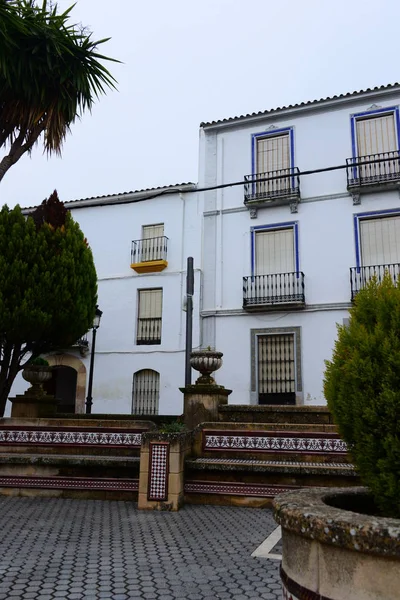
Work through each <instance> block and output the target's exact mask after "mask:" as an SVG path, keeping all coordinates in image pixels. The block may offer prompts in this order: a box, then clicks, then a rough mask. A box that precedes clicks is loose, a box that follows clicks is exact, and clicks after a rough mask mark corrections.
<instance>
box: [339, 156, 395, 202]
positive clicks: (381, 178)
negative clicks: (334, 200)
mask: <svg viewBox="0 0 400 600" xmlns="http://www.w3.org/2000/svg"><path fill="white" fill-rule="evenodd" d="M346 172H347V189H348V190H349V192H353V193H354V192H361V191H362V192H372V191H374V190H376V189H377V188H381V189H386V190H390V189H397V188H398V186H399V183H400V152H399V151H398V150H396V151H393V152H383V153H381V154H370V155H369V156H358V157H354V158H347V159H346Z"/></svg>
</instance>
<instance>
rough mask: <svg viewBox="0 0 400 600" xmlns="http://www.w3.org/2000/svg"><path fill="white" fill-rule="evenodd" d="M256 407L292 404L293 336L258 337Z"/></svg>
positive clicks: (293, 394)
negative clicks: (258, 405)
mask: <svg viewBox="0 0 400 600" xmlns="http://www.w3.org/2000/svg"><path fill="white" fill-rule="evenodd" d="M257 355H258V357H257V358H258V360H257V365H258V377H257V380H258V403H259V404H296V379H295V346H294V334H292V333H289V334H277V335H260V336H258V348H257Z"/></svg>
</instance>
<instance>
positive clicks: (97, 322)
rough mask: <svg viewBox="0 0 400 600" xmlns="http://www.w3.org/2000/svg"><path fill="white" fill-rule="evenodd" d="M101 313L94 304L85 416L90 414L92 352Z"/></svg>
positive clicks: (91, 401)
mask: <svg viewBox="0 0 400 600" xmlns="http://www.w3.org/2000/svg"><path fill="white" fill-rule="evenodd" d="M102 314H103V311H102V310H100V309H99V305H98V304H96V312H95V315H94V319H93V327H92V352H91V355H90V368H89V385H88V395H87V398H86V414H87V415H90V414H91V412H92V404H93V398H92V387H93V369H94V352H95V348H96V333H97V330H98V328H99V327H100V319H101V315H102Z"/></svg>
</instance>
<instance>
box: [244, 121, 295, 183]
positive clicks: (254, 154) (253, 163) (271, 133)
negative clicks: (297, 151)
mask: <svg viewBox="0 0 400 600" xmlns="http://www.w3.org/2000/svg"><path fill="white" fill-rule="evenodd" d="M285 133H288V134H289V145H290V167H291V168H293V167H294V131H293V127H284V128H283V129H272V130H271V129H270V130H269V131H263V132H262V133H253V134H252V136H251V172H252V175H256V174H257V170H256V159H257V141H258V140H259V139H263V138H267V137H277V136H278V135H283V134H285Z"/></svg>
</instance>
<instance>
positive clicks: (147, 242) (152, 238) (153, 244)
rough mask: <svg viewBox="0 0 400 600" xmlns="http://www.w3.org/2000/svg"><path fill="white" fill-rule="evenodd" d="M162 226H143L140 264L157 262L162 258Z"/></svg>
mask: <svg viewBox="0 0 400 600" xmlns="http://www.w3.org/2000/svg"><path fill="white" fill-rule="evenodd" d="M163 236H164V224H163V223H159V224H157V225H144V226H143V228H142V240H143V241H142V256H141V262H149V261H152V260H159V259H161V258H162V257H163V255H162V250H163Z"/></svg>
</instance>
